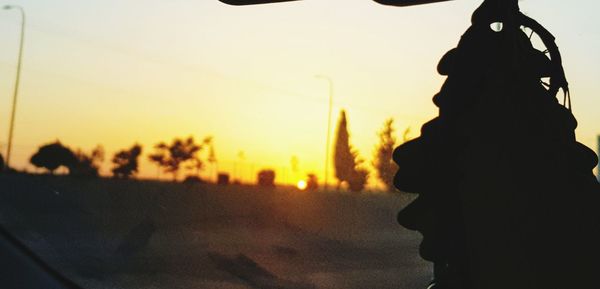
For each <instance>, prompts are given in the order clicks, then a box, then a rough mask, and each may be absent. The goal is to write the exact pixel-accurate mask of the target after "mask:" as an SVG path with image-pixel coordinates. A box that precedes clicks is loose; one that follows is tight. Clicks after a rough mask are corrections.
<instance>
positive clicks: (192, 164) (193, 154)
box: [149, 136, 211, 181]
mask: <svg viewBox="0 0 600 289" xmlns="http://www.w3.org/2000/svg"><path fill="white" fill-rule="evenodd" d="M210 140H211V138H205V139H204V141H203V143H202V144H197V143H196V142H195V141H194V138H193V137H191V136H190V137H188V138H187V139H185V140H182V139H178V138H175V139H174V140H173V142H172V143H171V144H170V145H167V144H165V143H164V142H161V143H158V144H157V145H156V146H154V148H155V153H154V154H152V155H150V156H149V159H150V161H151V162H154V163H156V164H157V165H158V166H160V167H162V168H163V169H164V171H165V172H166V173H170V174H173V181H176V180H177V176H178V173H179V170H180V168H181V166H182V165H187V166H186V168H188V169H191V168H193V169H196V170H197V171H198V172H199V170H200V169H201V168H202V161H201V160H200V158H199V157H198V152H200V150H201V149H202V148H203V145H204V144H207V143H209V142H210Z"/></svg>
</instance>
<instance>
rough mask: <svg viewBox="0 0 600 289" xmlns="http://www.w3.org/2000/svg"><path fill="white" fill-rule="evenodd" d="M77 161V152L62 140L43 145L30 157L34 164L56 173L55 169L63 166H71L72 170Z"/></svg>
mask: <svg viewBox="0 0 600 289" xmlns="http://www.w3.org/2000/svg"><path fill="white" fill-rule="evenodd" d="M77 162H78V160H77V157H76V156H75V154H74V153H73V152H72V151H71V150H70V149H69V148H68V147H66V146H64V145H62V143H60V141H56V142H54V143H50V144H46V145H43V146H41V147H40V148H39V149H38V151H37V152H36V153H35V154H33V156H31V159H30V163H31V164H32V165H34V166H36V167H38V168H44V169H46V170H48V172H50V174H54V171H55V170H56V169H58V168H59V167H61V166H64V167H67V168H69V172H70V170H71V168H73V167H74V166H75V165H76V164H77Z"/></svg>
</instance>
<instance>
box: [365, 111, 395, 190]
mask: <svg viewBox="0 0 600 289" xmlns="http://www.w3.org/2000/svg"><path fill="white" fill-rule="evenodd" d="M394 134H395V129H394V119H393V118H389V119H387V120H386V121H385V123H384V125H383V128H382V129H381V130H380V131H378V132H377V135H378V137H379V143H378V144H377V146H376V147H375V150H374V152H373V162H372V163H371V164H372V165H373V167H374V168H375V171H376V172H377V178H378V179H379V180H380V181H381V183H383V184H384V185H385V188H386V190H388V191H392V190H393V189H394V174H395V173H396V171H397V170H398V166H397V165H396V164H395V163H394V162H393V161H392V154H393V152H394V148H395V146H396V145H397V141H396V137H395V136H394Z"/></svg>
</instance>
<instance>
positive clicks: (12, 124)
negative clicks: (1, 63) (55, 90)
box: [3, 5, 25, 169]
mask: <svg viewBox="0 0 600 289" xmlns="http://www.w3.org/2000/svg"><path fill="white" fill-rule="evenodd" d="M3 9H4V10H11V9H17V10H19V11H20V12H21V38H20V42H19V56H18V57H19V58H18V60H17V77H16V79H15V87H14V91H13V102H12V111H11V114H10V126H9V129H8V147H7V149H6V162H5V164H4V166H5V169H9V168H10V154H11V150H12V141H13V135H14V130H15V115H16V112H17V96H18V95H19V84H20V82H21V63H22V60H23V42H24V39H25V11H24V10H23V8H22V7H21V6H16V5H6V6H4V7H3Z"/></svg>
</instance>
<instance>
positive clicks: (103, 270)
mask: <svg viewBox="0 0 600 289" xmlns="http://www.w3.org/2000/svg"><path fill="white" fill-rule="evenodd" d="M410 198H411V197H410V196H408V195H400V194H373V193H362V194H355V193H332V192H329V193H323V192H303V191H299V190H295V189H293V188H275V189H264V188H257V187H252V186H217V185H209V184H173V183H162V182H150V181H125V180H111V179H90V180H85V179H71V178H67V177H51V176H27V175H11V176H6V175H5V176H0V223H1V224H2V225H3V226H5V227H7V229H8V230H9V231H11V232H13V234H15V235H16V236H17V237H18V238H19V239H20V240H22V241H23V242H24V243H25V244H26V245H28V246H30V247H31V248H32V249H33V250H34V251H35V252H36V253H38V254H39V255H40V256H41V257H42V258H43V259H44V260H46V261H47V262H48V263H50V264H51V265H52V266H54V267H55V268H57V269H58V270H59V271H61V272H63V273H64V274H65V275H66V276H67V277H69V278H71V279H72V280H74V281H75V282H76V283H78V284H80V285H81V286H82V287H84V288H90V289H95V288H98V289H100V288H173V289H176V288H207V289H217V288H233V289H237V288H240V289H242V288H245V289H247V288H258V289H271V288H281V289H308V288H315V289H316V288H318V289H329V288H332V289H333V288H336V289H337V288H340V289H371V288H382V289H383V288H390V289H391V288H394V289H397V288H402V289H412V288H415V289H419V288H425V287H426V284H427V282H428V280H429V278H430V274H431V273H430V272H431V269H430V265H429V264H428V263H425V262H424V261H422V260H421V259H420V258H419V257H418V243H419V240H420V236H419V234H418V233H415V232H410V231H407V230H404V229H402V228H401V227H400V226H398V225H397V224H396V222H395V215H396V213H397V211H398V210H400V209H401V208H402V207H403V206H405V205H406V204H407V203H408V202H409V201H410Z"/></svg>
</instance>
